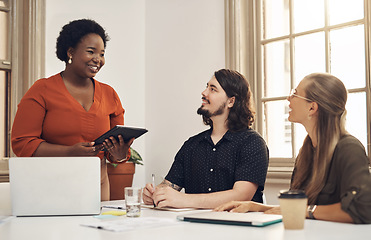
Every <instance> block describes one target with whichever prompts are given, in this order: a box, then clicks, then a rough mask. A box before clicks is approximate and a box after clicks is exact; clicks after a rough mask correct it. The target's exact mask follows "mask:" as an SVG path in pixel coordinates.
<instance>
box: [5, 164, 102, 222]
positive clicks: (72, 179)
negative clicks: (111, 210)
mask: <svg viewBox="0 0 371 240" xmlns="http://www.w3.org/2000/svg"><path fill="white" fill-rule="evenodd" d="M9 179H10V196H11V205H12V214H13V215H15V216H67V215H68V216H70V215H96V214H99V213H100V198H101V194H100V191H101V190H100V159H99V158H98V157H22V158H21V157H20V158H17V157H13V158H10V159H9Z"/></svg>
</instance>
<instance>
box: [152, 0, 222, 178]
mask: <svg viewBox="0 0 371 240" xmlns="http://www.w3.org/2000/svg"><path fill="white" fill-rule="evenodd" d="M145 25H146V58H145V59H146V104H145V107H146V111H145V112H146V125H147V127H148V129H149V133H148V134H147V136H146V181H147V182H148V181H149V178H150V176H151V173H155V174H156V176H158V177H159V178H158V179H157V181H158V182H160V181H161V179H160V177H162V176H164V175H166V173H167V172H168V170H169V168H170V166H171V164H172V162H173V160H174V156H175V154H176V152H177V151H178V150H179V148H180V147H181V145H182V144H183V143H184V141H186V140H187V139H188V138H189V137H190V136H192V135H194V134H196V133H198V132H200V131H202V130H204V129H206V127H205V126H204V125H203V123H202V119H201V117H200V116H199V115H197V113H196V111H197V108H198V107H200V106H201V92H202V91H203V90H204V89H205V87H206V83H207V82H208V81H209V80H210V78H211V76H212V75H213V73H214V71H215V70H218V69H220V68H224V65H225V41H224V1H223V0H217V1H216V0H202V1H200V0H188V1H183V0H156V1H151V0H148V1H147V2H146V24H145Z"/></svg>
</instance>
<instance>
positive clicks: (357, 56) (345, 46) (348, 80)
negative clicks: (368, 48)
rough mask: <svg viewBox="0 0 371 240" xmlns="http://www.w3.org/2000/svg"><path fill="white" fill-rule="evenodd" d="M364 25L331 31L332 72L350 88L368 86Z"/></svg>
mask: <svg viewBox="0 0 371 240" xmlns="http://www.w3.org/2000/svg"><path fill="white" fill-rule="evenodd" d="M363 27H364V26H363V25H359V26H355V27H347V28H343V29H339V30H334V31H331V32H330V44H331V55H330V57H331V73H332V74H334V75H335V76H337V77H338V78H340V79H341V80H342V81H343V82H344V84H345V86H346V88H348V89H351V88H362V87H365V86H366V78H365V76H366V70H365V42H364V29H363Z"/></svg>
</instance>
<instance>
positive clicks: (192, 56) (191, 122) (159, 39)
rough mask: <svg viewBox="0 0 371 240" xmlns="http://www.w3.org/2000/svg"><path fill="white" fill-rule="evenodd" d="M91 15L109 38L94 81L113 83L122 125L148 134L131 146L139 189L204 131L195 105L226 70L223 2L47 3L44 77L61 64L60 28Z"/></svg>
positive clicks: (85, 0) (124, 0)
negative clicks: (139, 163)
mask: <svg viewBox="0 0 371 240" xmlns="http://www.w3.org/2000/svg"><path fill="white" fill-rule="evenodd" d="M79 18H91V19H94V20H96V21H97V22H98V23H100V24H101V25H102V26H103V27H104V28H105V29H106V30H107V32H108V34H109V36H110V37H111V40H110V41H109V42H108V43H107V49H106V65H105V66H104V67H103V68H102V70H101V71H100V72H99V73H98V75H97V76H96V79H97V80H99V81H101V82H105V83H108V84H110V85H111V86H112V87H114V88H115V90H116V91H117V93H118V94H119V96H120V98H121V101H122V104H123V106H124V108H125V110H126V112H125V124H126V125H131V126H144V127H146V128H147V129H148V130H149V132H148V133H147V134H146V135H144V136H143V137H141V138H139V139H138V140H136V141H135V143H134V145H133V147H134V148H135V149H136V150H138V151H139V153H141V155H142V157H143V158H144V163H145V165H144V167H137V169H136V174H135V177H134V183H133V185H135V186H144V184H145V182H147V181H149V177H150V175H151V173H155V174H156V175H158V176H163V175H165V174H166V173H167V171H168V169H169V168H170V165H171V163H172V161H173V158H174V155H175V153H176V152H177V151H178V149H179V148H180V146H181V145H182V143H183V142H184V141H185V140H187V139H188V137H190V136H191V135H194V134H195V133H197V132H199V131H201V130H203V129H205V126H203V124H202V120H201V118H200V117H199V116H198V115H196V109H197V108H198V107H199V106H200V104H201V100H200V99H201V91H202V90H203V89H204V87H205V86H206V82H207V81H208V80H209V79H210V77H211V76H212V74H213V72H214V71H215V70H218V69H220V68H224V62H225V60H224V59H225V55H224V1H223V0H186V1H185V0H122V1H113V0H108V1H99V0H80V1H76V0H64V1H57V0H48V1H46V39H45V42H46V49H45V52H46V56H45V57H46V66H45V67H46V74H45V75H46V76H50V75H52V74H55V73H57V72H60V71H62V70H63V69H64V64H63V63H62V62H61V61H59V60H58V59H57V58H56V56H55V43H56V38H57V37H58V34H59V31H60V30H61V28H62V26H63V25H64V24H66V23H68V22H69V21H71V20H75V19H79Z"/></svg>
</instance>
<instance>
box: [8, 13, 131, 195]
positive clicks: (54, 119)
mask: <svg viewBox="0 0 371 240" xmlns="http://www.w3.org/2000/svg"><path fill="white" fill-rule="evenodd" d="M107 41H108V36H107V34H106V32H105V30H104V29H103V28H102V27H101V26H100V25H99V24H98V23H96V22H95V21H93V20H88V19H81V20H75V21H72V22H70V23H68V24H67V25H65V26H64V27H63V28H62V31H61V32H60V35H59V37H58V39H57V52H56V53H57V57H58V58H59V59H60V60H61V61H64V62H65V63H66V67H65V69H64V71H62V72H61V73H58V74H56V75H54V76H51V77H49V78H43V79H40V80H38V81H36V83H35V84H34V85H33V86H32V87H31V88H30V89H29V90H28V91H27V93H26V94H25V95H24V97H23V98H22V100H21V102H20V103H19V105H18V111H17V114H16V116H15V119H14V123H13V128H12V137H11V141H12V149H13V151H14V153H15V154H16V155H17V156H19V157H28V156H99V157H100V158H101V199H102V200H109V181H108V176H107V168H106V161H105V160H106V159H108V160H109V161H111V162H123V161H125V160H126V159H127V158H128V156H129V155H130V152H129V147H130V145H131V144H132V142H133V140H134V139H132V140H131V141H129V142H127V143H125V142H124V141H123V138H122V137H121V136H119V141H116V140H115V139H114V138H112V139H106V140H105V142H104V143H103V145H99V146H94V142H92V141H94V139H96V138H97V137H99V136H100V135H102V134H103V133H104V132H106V131H108V130H109V129H111V128H112V127H114V126H115V125H118V124H119V125H122V124H124V109H123V108H122V105H121V102H120V99H119V97H118V95H117V93H116V92H115V90H114V89H113V88H112V87H110V86H108V85H107V84H104V83H101V82H98V81H97V80H95V79H94V77H95V75H96V74H97V73H98V71H99V70H100V69H101V68H102V66H103V65H104V63H105V59H104V53H105V47H106V42H107ZM103 148H106V149H107V150H108V151H107V152H106V153H104V152H103V151H102V150H103Z"/></svg>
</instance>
